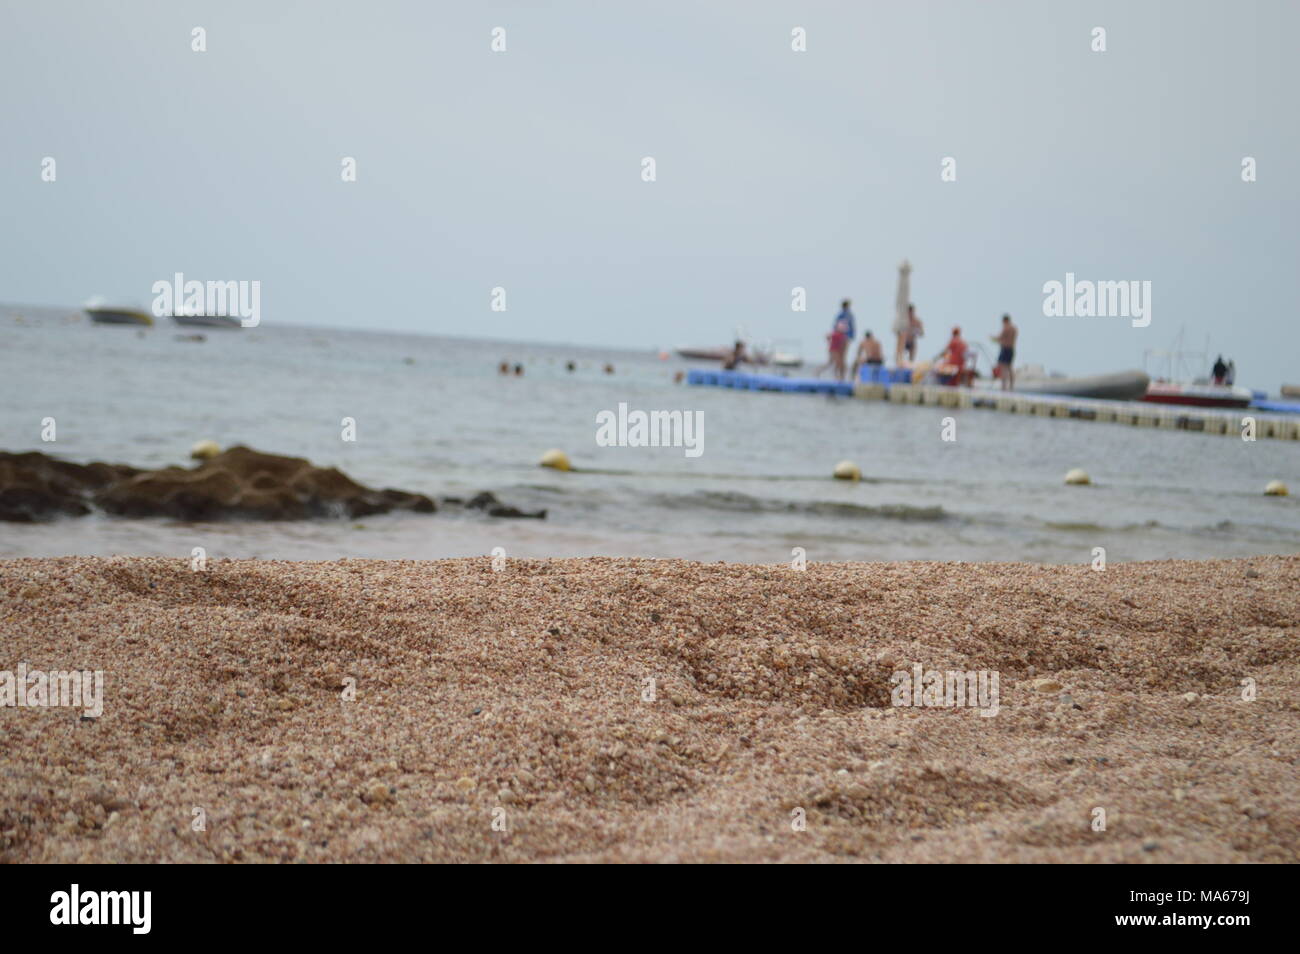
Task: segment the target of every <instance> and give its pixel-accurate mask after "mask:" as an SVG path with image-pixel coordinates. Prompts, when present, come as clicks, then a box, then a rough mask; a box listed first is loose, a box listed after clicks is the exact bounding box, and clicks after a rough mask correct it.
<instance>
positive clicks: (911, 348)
mask: <svg viewBox="0 0 1300 954" xmlns="http://www.w3.org/2000/svg"><path fill="white" fill-rule="evenodd" d="M924 335H925V325H923V324H921V319H920V318H918V317H917V314H916V306H915V305H910V304H909V305H908V306H907V334H906V336H905V337H904V339H903V350H904V351H906V352H907V360H908V361H915V360H916V342H917V339H919V338H921V337H923V336H924Z"/></svg>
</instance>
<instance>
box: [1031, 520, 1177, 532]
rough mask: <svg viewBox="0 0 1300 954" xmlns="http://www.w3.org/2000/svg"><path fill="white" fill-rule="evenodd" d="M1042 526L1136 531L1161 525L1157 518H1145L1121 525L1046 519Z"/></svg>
mask: <svg viewBox="0 0 1300 954" xmlns="http://www.w3.org/2000/svg"><path fill="white" fill-rule="evenodd" d="M1043 526H1045V527H1047V528H1048V529H1049V530H1064V531H1065V532H1067V533H1136V532H1139V531H1142V530H1154V529H1157V528H1159V527H1160V526H1161V523H1160V521H1158V520H1146V521H1144V522H1142V523H1126V524H1124V525H1123V526H1121V527H1109V526H1106V525H1105V524H1102V523H1090V522H1088V521H1086V520H1084V521H1069V520H1067V521H1055V520H1047V521H1044V522H1043Z"/></svg>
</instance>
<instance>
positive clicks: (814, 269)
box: [0, 0, 1300, 391]
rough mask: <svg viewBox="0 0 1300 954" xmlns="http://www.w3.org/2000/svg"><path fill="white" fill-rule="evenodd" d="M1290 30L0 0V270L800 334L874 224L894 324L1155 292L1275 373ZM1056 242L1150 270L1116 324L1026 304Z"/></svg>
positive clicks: (927, 346)
mask: <svg viewBox="0 0 1300 954" xmlns="http://www.w3.org/2000/svg"><path fill="white" fill-rule="evenodd" d="M1098 26H1100V27H1104V28H1105V30H1106V47H1107V49H1106V52H1104V53H1097V52H1093V51H1092V49H1091V47H1092V44H1093V34H1092V31H1093V28H1094V27H1098ZM194 27H202V28H204V29H205V30H206V41H207V51H206V52H202V53H199V52H194V51H193V50H192V49H191V42H192V37H191V31H192V29H193V28H194ZM494 27H503V28H504V29H505V31H506V33H505V36H506V47H507V49H506V52H504V53H494V52H492V50H491V48H490V45H491V41H492V29H493V28H494ZM795 27H802V28H803V29H805V30H806V31H807V51H806V52H794V51H792V49H791V31H792V29H794V28H795ZM1297 35H1300V4H1297V3H1294V2H1276V3H1270V2H1263V3H1251V2H1220V3H1196V2H1185V0H1183V2H1170V3H1156V2H1143V3H1132V2H1117V3H1086V4H1085V3H1062V2H1051V3H1044V2H1041V0H1030V2H1014V3H1012V2H988V3H970V2H945V3H930V4H925V3H917V2H906V3H904V2H893V3H888V4H884V3H849V2H843V3H778V2H749V3H719V2H707V3H704V2H699V0H688V2H680V3H654V4H648V5H647V4H613V3H608V4H606V3H596V2H590V3H572V2H568V3H566V2H548V3H534V2H527V3H525V2H518V3H498V4H489V3H469V2H465V3H457V4H451V3H416V2H412V3H397V2H386V0H372V2H367V3H342V2H318V3H307V2H303V3H284V2H276V0H258V2H236V0H222V2H219V3H217V2H213V3H208V2H186V3H176V2H118V3H89V2H45V0H43V2H35V0H29V2H18V0H0V80H2V82H0V116H2V117H3V119H4V126H3V135H2V136H0V196H2V199H3V202H2V204H0V207H2V208H3V210H4V220H5V227H4V228H3V229H2V230H0V253H2V261H3V263H4V264H3V267H2V268H0V301H5V302H22V303H38V304H56V305H62V304H69V305H75V304H78V303H80V302H82V301H84V300H85V299H87V298H89V297H90V296H92V295H103V296H106V297H108V298H110V299H112V300H115V301H125V302H135V303H139V304H147V303H148V302H149V301H150V297H151V295H150V287H151V286H152V284H153V282H155V281H157V280H159V279H163V278H170V276H171V275H172V274H173V273H174V272H177V271H181V272H184V273H185V275H186V277H187V278H197V279H201V280H207V279H214V280H217V279H219V280H240V279H244V280H253V279H256V280H259V281H261V283H262V321H263V323H264V324H268V325H269V324H274V323H277V322H284V323H293V324H321V325H334V326H348V327H360V328H376V329H399V330H411V331H422V332H428V333H434V334H456V335H467V336H500V337H509V338H521V339H530V340H546V341H571V342H580V343H589V344H609V345H626V346H634V347H640V346H645V347H673V346H676V345H679V344H694V345H716V344H720V343H723V342H726V341H727V340H728V338H729V337H730V336H731V334H732V332H733V330H734V328H735V326H736V325H737V324H743V325H745V326H746V327H747V328H748V329H749V331H750V332H751V333H752V334H754V335H759V336H768V337H778V338H795V339H801V340H802V341H803V343H804V350H805V353H806V355H807V356H808V357H816V358H819V359H820V358H821V357H822V355H823V354H824V341H823V335H824V333H825V331H826V330H828V328H829V326H830V323H831V319H832V317H833V316H834V313H835V310H836V306H837V303H838V301H839V299H840V298H842V297H844V296H846V295H847V296H851V297H852V298H853V299H854V303H855V311H856V312H857V316H858V322H859V328H864V327H865V328H872V329H874V330H876V331H877V333H878V334H879V333H881V332H884V331H887V327H888V324H889V321H890V313H891V309H892V304H893V297H894V282H895V279H896V274H897V272H896V266H897V263H898V261H899V260H900V259H901V258H903V257H904V256H906V257H908V258H909V259H911V261H912V262H913V263H914V267H915V271H914V273H913V276H912V278H913V298H914V300H915V302H916V304H917V307H918V311H919V312H920V314H921V316H922V318H923V319H924V320H925V321H926V322H927V325H928V327H929V329H930V336H929V338H927V339H926V340H925V341H924V342H923V348H922V351H923V352H924V353H926V354H929V353H930V352H932V351H934V350H937V348H938V347H939V345H940V344H941V339H942V336H943V334H946V332H947V329H948V328H949V327H950V326H951V325H952V324H954V323H960V324H961V325H962V326H963V328H965V329H966V330H967V332H968V337H974V336H976V335H978V336H979V337H980V338H982V339H983V338H986V336H987V334H990V333H992V332H993V331H994V330H995V326H996V324H997V320H998V317H999V316H1000V315H1001V314H1002V313H1003V312H1004V311H1010V312H1011V313H1012V314H1013V315H1014V316H1015V317H1016V318H1017V319H1018V320H1019V323H1020V325H1021V348H1020V358H1021V359H1022V360H1025V361H1032V362H1040V363H1043V364H1046V365H1048V366H1049V367H1055V368H1059V369H1062V370H1066V371H1072V372H1089V371H1103V370H1115V369H1119V368H1124V367H1141V366H1142V361H1143V350H1144V349H1147V348H1167V347H1169V346H1170V344H1171V343H1172V341H1173V339H1174V337H1175V336H1176V335H1177V334H1178V332H1179V331H1180V329H1183V328H1185V329H1186V333H1187V334H1186V346H1187V347H1189V348H1190V347H1195V348H1196V349H1197V350H1199V349H1201V348H1203V347H1204V344H1205V339H1206V336H1207V335H1209V336H1210V338H1211V347H1212V348H1213V349H1214V350H1216V351H1218V350H1222V351H1223V352H1224V353H1225V354H1227V355H1229V356H1232V357H1235V359H1236V362H1237V366H1238V370H1239V374H1238V378H1239V383H1243V384H1246V385H1248V386H1251V387H1256V388H1262V389H1267V390H1270V391H1276V389H1277V387H1278V386H1279V384H1281V383H1283V382H1290V383H1297V384H1300V368H1296V367H1295V366H1294V365H1295V362H1296V360H1297V357H1300V347H1298V346H1297V345H1298V344H1300V334H1298V333H1297V331H1296V325H1297V315H1296V294H1295V292H1296V283H1297V278H1296V266H1297V262H1298V261H1300V254H1298V253H1300V241H1298V239H1297V234H1298V230H1300V226H1298V225H1297V222H1298V221H1300V201H1297V198H1298V187H1297V174H1298V173H1300V136H1298V135H1297V124H1298V123H1300V120H1298V119H1297V116H1298V111H1297V106H1296V102H1295V97H1296V94H1297V91H1298V90H1300V67H1297V55H1296V53H1295V51H1294V43H1295V37H1296V36H1297ZM47 156H48V157H54V159H55V160H56V163H57V166H56V170H57V179H56V181H54V182H43V181H42V180H41V164H42V160H43V159H44V157H47ZM345 156H352V157H355V158H356V160H357V171H358V179H357V181H356V182H352V183H347V182H343V181H341V175H340V171H341V160H342V159H343V157H345ZM647 156H650V157H653V158H654V159H655V163H656V173H657V181H654V182H645V181H643V179H642V159H643V157H647ZM949 156H950V157H953V158H954V159H955V160H956V172H957V179H956V181H955V182H944V181H942V180H941V177H940V171H941V165H940V164H941V160H942V159H943V158H944V157H949ZM1246 156H1251V157H1254V158H1255V159H1256V161H1257V169H1258V172H1257V175H1258V180H1257V181H1256V182H1253V183H1246V182H1243V181H1242V177H1241V163H1242V159H1243V157H1246ZM1066 272H1074V273H1075V274H1076V276H1077V277H1078V278H1079V279H1092V280H1128V279H1135V280H1146V281H1150V282H1152V306H1153V308H1152V321H1151V324H1150V326H1149V327H1146V328H1134V327H1132V324H1131V323H1130V322H1129V321H1127V320H1124V319H1108V320H1100V319H1094V320H1087V319H1065V318H1047V317H1044V316H1043V292H1042V287H1043V284H1044V282H1047V281H1051V280H1053V279H1056V280H1063V279H1064V277H1065V274H1066ZM494 286H503V287H504V288H505V289H506V294H507V299H506V300H507V304H508V310H507V311H505V312H501V313H498V312H493V311H491V310H490V308H489V305H490V295H491V290H492V288H493V287H494ZM795 286H802V287H804V288H806V289H807V292H808V311H807V312H806V313H797V312H793V311H792V310H791V307H790V296H791V289H792V288H793V287H795ZM1212 357H1213V356H1212V355H1211V359H1212Z"/></svg>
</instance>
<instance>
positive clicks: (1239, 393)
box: [1142, 381, 1253, 407]
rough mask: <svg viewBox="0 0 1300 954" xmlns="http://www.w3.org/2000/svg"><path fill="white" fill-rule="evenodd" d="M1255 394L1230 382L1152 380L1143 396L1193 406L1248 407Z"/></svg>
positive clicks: (1157, 402)
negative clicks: (1192, 382) (1195, 382)
mask: <svg viewBox="0 0 1300 954" xmlns="http://www.w3.org/2000/svg"><path fill="white" fill-rule="evenodd" d="M1252 397H1253V395H1252V394H1251V393H1250V391H1249V390H1248V389H1247V388H1239V387H1234V386H1232V385H1230V384H1178V383H1176V382H1173V381H1152V382H1151V384H1150V385H1149V386H1148V387H1147V393H1146V395H1145V396H1144V397H1143V398H1142V400H1144V401H1151V402H1153V403H1155V404H1185V405H1191V406H1193V407H1247V406H1249V405H1250V402H1251V399H1252Z"/></svg>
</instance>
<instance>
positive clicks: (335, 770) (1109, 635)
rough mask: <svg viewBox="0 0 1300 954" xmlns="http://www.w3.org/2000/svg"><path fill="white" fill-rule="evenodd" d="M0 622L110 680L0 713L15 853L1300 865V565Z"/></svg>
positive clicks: (64, 857) (20, 610)
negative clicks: (992, 693)
mask: <svg viewBox="0 0 1300 954" xmlns="http://www.w3.org/2000/svg"><path fill="white" fill-rule="evenodd" d="M0 621H2V623H3V629H2V632H3V643H0V646H2V647H3V648H2V651H0V670H8V671H11V672H16V671H17V667H18V666H19V664H20V663H25V664H26V666H27V667H28V669H42V670H50V669H73V668H75V669H92V670H93V669H100V670H103V671H104V700H103V712H102V715H101V716H100V717H99V718H97V719H89V718H83V716H82V714H81V712H80V711H78V710H75V709H71V708H8V707H2V708H0V861H9V862H24V861H26V862H36V861H39V862H58V861H91V862H154V861H175V862H208V861H222V862H241V861H242V862H262V861H308V862H327V861H475V862H477V861H638V862H640V861H749V862H765V861H791V862H798V861H809V862H820V861H886V862H907V861H923V862H937V861H969V862H1060V861H1071V862H1139V863H1141V862H1248V861H1255V862H1296V861H1300V783H1298V782H1297V778H1298V775H1297V771H1296V760H1297V755H1298V753H1300V746H1298V745H1297V742H1300V719H1297V713H1298V712H1300V557H1257V558H1251V559H1246V560H1233V561H1216V562H1179V561H1162V562H1157V563H1137V564H1122V565H1117V564H1112V565H1111V566H1109V567H1108V568H1107V569H1105V570H1104V571H1102V572H1096V571H1093V570H1092V569H1090V568H1089V567H1088V566H1086V565H1085V566H1074V567H1043V566H1031V565H1022V564H926V563H892V564H883V563H882V564H864V563H855V564H846V563H838V564H824V565H818V564H815V563H814V564H809V566H808V568H807V570H806V571H803V572H799V571H796V570H794V569H792V568H791V567H789V566H785V565H772V566H754V565H734V564H699V563H687V562H680V561H657V560H631V559H617V560H615V559H586V560H555V561H516V560H509V561H507V562H506V564H505V566H504V567H503V568H502V569H501V570H500V572H494V571H493V568H492V562H491V559H490V558H487V557H485V558H481V559H463V560H448V561H438V562H397V561H391V562H374V561H338V562H332V563H277V562H265V561H230V562H222V561H214V562H210V563H209V564H208V567H207V569H206V570H205V571H201V572H194V571H192V570H191V568H190V562H189V561H188V560H184V561H183V560H169V559H149V558H113V559H93V558H63V559H39V560H9V561H3V562H0ZM914 663H919V664H921V665H922V666H923V667H924V668H925V669H927V670H930V669H937V670H960V671H968V670H987V671H996V672H997V673H998V674H999V679H1000V699H999V703H1000V706H999V711H998V713H997V715H996V716H993V717H983V716H981V715H980V713H979V712H978V711H975V710H973V709H971V708H939V707H932V708H926V707H922V708H915V707H911V708H901V707H897V706H894V705H891V704H890V703H891V695H890V694H891V689H892V684H891V681H890V677H891V674H892V673H893V672H895V671H896V670H900V669H901V670H909V669H910V668H911V666H912V665H913V664H914ZM353 680H354V681H355V682H354V683H353ZM650 680H653V683H651V682H650ZM1244 680H1247V681H1248V683H1247V685H1246V686H1243V681H1244ZM353 685H355V698H354V699H351V700H348V699H345V698H344V697H345V696H346V695H350V694H351V689H350V687H351V686H353ZM1252 685H1253V687H1254V691H1255V693H1256V694H1255V695H1254V698H1253V699H1249V700H1247V699H1245V698H1243V695H1246V696H1250V695H1251V693H1250V692H1249V691H1248V690H1249V689H1250V687H1251V686H1252ZM651 697H653V698H651ZM1097 809H1103V810H1104V812H1105V828H1104V830H1094V826H1095V824H1096V823H1097V821H1098V820H1100V817H1101V816H1100V815H1099V814H1098V813H1097ZM801 818H802V819H804V821H805V824H804V825H803V826H802V827H803V830H795V829H796V828H797V827H800V826H798V824H797V822H798V820H799V819H801ZM200 821H201V822H202V826H201V827H202V828H203V829H204V830H198V831H196V830H194V829H195V828H196V827H199V822H200ZM499 829H504V830H499Z"/></svg>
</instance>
